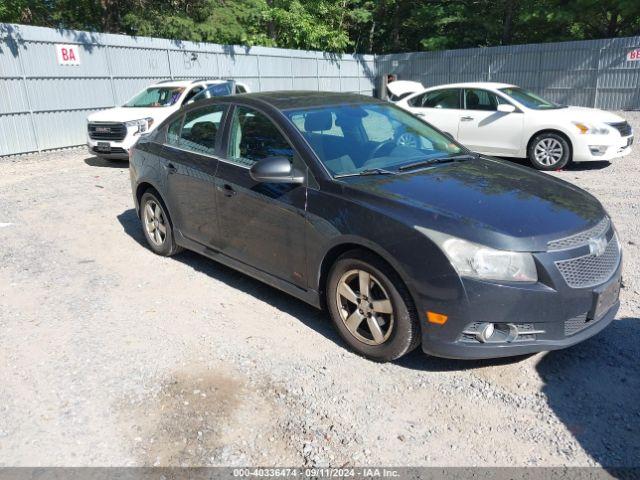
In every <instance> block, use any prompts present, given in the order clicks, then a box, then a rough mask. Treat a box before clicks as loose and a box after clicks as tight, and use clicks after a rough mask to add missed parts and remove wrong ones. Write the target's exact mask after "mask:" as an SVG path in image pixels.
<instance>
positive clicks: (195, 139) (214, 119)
mask: <svg viewBox="0 0 640 480" xmlns="http://www.w3.org/2000/svg"><path fill="white" fill-rule="evenodd" d="M225 110H226V107H225V106H224V105H210V106H208V107H203V108H199V109H196V110H193V111H191V112H189V113H187V114H186V115H185V116H184V124H182V118H180V119H179V120H176V121H174V122H173V123H172V124H171V125H169V130H168V131H167V143H168V144H169V145H173V146H175V147H178V148H181V149H183V150H189V151H191V152H195V153H201V154H205V155H213V154H215V152H216V148H217V144H216V140H217V138H218V131H219V130H220V126H221V123H222V117H223V116H224V112H225ZM180 127H182V128H180Z"/></svg>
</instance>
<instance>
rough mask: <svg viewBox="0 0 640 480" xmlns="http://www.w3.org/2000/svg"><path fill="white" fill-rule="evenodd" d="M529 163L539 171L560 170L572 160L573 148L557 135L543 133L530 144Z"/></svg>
mask: <svg viewBox="0 0 640 480" xmlns="http://www.w3.org/2000/svg"><path fill="white" fill-rule="evenodd" d="M527 156H528V157H529V161H530V162H531V165H533V167H534V168H536V169H538V170H544V171H549V170H560V169H561V168H564V167H566V166H567V164H568V163H569V161H570V160H571V146H570V145H569V142H568V141H567V139H566V138H564V137H563V136H562V135H558V134H557V133H551V132H548V133H541V134H540V135H536V136H535V137H534V138H533V140H531V142H530V143H529V149H528V152H527Z"/></svg>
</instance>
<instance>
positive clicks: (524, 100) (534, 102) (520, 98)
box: [500, 87, 564, 110]
mask: <svg viewBox="0 0 640 480" xmlns="http://www.w3.org/2000/svg"><path fill="white" fill-rule="evenodd" d="M500 91H501V92H502V93H505V94H507V95H508V96H510V97H511V98H513V99H514V100H515V101H517V102H520V103H521V104H522V105H524V106H525V107H527V108H530V109H532V110H553V109H555V108H563V107H564V105H560V104H558V103H555V102H551V101H549V100H545V99H544V98H542V97H539V96H538V95H536V94H535V93H533V92H530V91H528V90H525V89H524V88H520V87H508V88H501V89H500Z"/></svg>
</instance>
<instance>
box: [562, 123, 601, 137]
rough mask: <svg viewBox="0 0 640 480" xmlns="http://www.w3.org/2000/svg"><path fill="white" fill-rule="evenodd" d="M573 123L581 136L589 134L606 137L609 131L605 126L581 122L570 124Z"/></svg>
mask: <svg viewBox="0 0 640 480" xmlns="http://www.w3.org/2000/svg"><path fill="white" fill-rule="evenodd" d="M571 123H573V124H574V125H575V126H576V128H577V129H578V130H580V133H581V134H583V135H584V134H587V133H590V134H592V135H606V134H607V133H609V132H610V130H609V129H608V128H607V127H606V126H605V125H594V124H590V123H583V122H571Z"/></svg>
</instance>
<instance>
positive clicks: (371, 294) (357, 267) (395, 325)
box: [327, 250, 420, 361]
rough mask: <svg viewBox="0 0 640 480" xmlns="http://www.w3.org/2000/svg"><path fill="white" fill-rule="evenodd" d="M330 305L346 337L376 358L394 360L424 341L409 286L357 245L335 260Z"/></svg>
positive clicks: (331, 280)
mask: <svg viewBox="0 0 640 480" xmlns="http://www.w3.org/2000/svg"><path fill="white" fill-rule="evenodd" d="M327 306H328V309H329V312H330V314H331V318H332V319H333V322H334V324H335V326H336V328H337V330H338V332H339V333H340V336H341V337H342V338H343V339H344V341H345V342H347V343H348V344H349V345H350V346H351V348H352V349H353V350H355V351H356V352H358V353H359V354H361V355H364V356H366V357H368V358H371V359H373V360H377V361H390V360H395V359H396V358H399V357H401V356H402V355H404V354H406V353H407V352H410V351H411V350H413V349H414V348H415V347H416V346H417V345H418V344H419V343H420V328H419V325H418V320H417V314H416V312H415V308H414V306H413V301H412V299H411V296H410V295H409V292H408V290H407V289H406V287H405V286H404V283H403V282H402V280H401V279H400V278H399V277H398V275H397V273H396V272H395V271H394V270H393V269H392V268H391V267H389V265H388V264H387V263H386V262H384V261H383V260H382V259H380V258H379V257H377V256H375V255H373V254H371V253H369V252H366V251H360V250H353V251H351V252H347V253H345V254H344V255H342V256H341V257H340V258H339V259H338V260H337V261H336V262H335V264H334V265H333V267H332V268H331V271H330V272H329V277H328V280H327Z"/></svg>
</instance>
